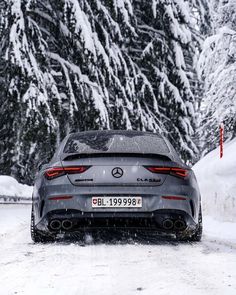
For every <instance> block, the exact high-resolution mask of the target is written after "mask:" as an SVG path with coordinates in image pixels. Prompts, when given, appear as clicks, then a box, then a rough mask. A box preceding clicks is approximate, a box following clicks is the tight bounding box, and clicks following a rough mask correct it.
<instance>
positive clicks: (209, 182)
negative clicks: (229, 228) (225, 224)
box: [193, 139, 236, 221]
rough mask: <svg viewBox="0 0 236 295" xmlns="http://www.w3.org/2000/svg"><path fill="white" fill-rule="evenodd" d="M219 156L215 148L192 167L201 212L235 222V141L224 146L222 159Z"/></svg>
mask: <svg viewBox="0 0 236 295" xmlns="http://www.w3.org/2000/svg"><path fill="white" fill-rule="evenodd" d="M219 154H220V153H219V148H217V149H215V150H213V151H212V152H210V153H209V154H207V155H206V156H205V157H204V158H203V159H201V160H200V161H199V162H198V163H197V164H196V165H194V167H193V170H194V171H195V173H196V177H197V179H198V183H199V186H200V191H201V195H202V202H203V212H204V213H205V215H210V216H212V217H214V218H217V219H218V220H221V221H236V139H234V140H232V141H230V142H228V143H226V144H225V148H224V156H223V158H222V159H220V157H219Z"/></svg>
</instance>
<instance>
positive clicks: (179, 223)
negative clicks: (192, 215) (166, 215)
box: [174, 220, 186, 230]
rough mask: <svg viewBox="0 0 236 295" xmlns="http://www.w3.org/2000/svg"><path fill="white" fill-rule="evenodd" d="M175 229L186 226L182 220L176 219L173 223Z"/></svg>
mask: <svg viewBox="0 0 236 295" xmlns="http://www.w3.org/2000/svg"><path fill="white" fill-rule="evenodd" d="M174 227H175V229H178V230H182V229H185V228H186V224H185V222H184V221H183V220H176V221H175V223H174Z"/></svg>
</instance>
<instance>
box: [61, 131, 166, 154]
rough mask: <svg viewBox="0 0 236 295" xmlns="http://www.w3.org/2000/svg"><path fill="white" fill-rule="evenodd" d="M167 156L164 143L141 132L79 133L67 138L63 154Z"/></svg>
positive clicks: (156, 136)
mask: <svg viewBox="0 0 236 295" xmlns="http://www.w3.org/2000/svg"><path fill="white" fill-rule="evenodd" d="M106 152H107V153H139V154H140V153H147V154H164V155H165V154H169V149H168V146H167V145H166V143H165V141H164V140H163V139H162V138H161V137H159V136H158V135H154V134H145V133H142V132H127V133H121V132H115V131H114V132H81V133H77V134H73V135H71V136H70V137H69V139H68V141H67V143H66V145H65V148H64V153H67V154H71V153H79V154H87V153H106Z"/></svg>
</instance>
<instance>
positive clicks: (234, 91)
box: [198, 0, 236, 154]
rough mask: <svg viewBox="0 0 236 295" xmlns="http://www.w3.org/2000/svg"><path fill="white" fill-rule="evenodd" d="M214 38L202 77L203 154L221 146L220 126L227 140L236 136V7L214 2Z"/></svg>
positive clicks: (201, 67) (204, 58) (206, 44)
mask: <svg viewBox="0 0 236 295" xmlns="http://www.w3.org/2000/svg"><path fill="white" fill-rule="evenodd" d="M211 14H212V27H213V34H212V35H211V36H210V37H208V38H207V39H206V40H205V42H204V46H203V51H202V53H201V58H200V60H199V64H198V67H199V74H200V76H201V78H202V79H203V80H204V98H203V111H202V124H201V128H200V136H201V138H202V149H203V154H205V153H207V152H209V151H211V150H212V149H214V148H215V147H217V146H218V145H219V125H220V123H221V122H223V123H224V126H225V139H229V138H232V137H235V136H236V3H235V1H234V0H227V1H226V0H224V1H222V0H221V1H216V0H212V1H211Z"/></svg>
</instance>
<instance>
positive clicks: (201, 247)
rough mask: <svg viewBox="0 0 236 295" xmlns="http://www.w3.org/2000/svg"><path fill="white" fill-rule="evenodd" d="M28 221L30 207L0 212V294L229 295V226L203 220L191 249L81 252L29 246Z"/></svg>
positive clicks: (233, 288)
mask: <svg viewBox="0 0 236 295" xmlns="http://www.w3.org/2000/svg"><path fill="white" fill-rule="evenodd" d="M29 220H30V205H0V294H1V295H8V294H30V295H31V294H34V295H37V294H40V295H42V294H43V295H44V294H45V295H47V294H50V295H51V294H55V295H64V294H68V295H72V294H76V295H77V294H78V295H82V294H86V295H90V294H98V295H103V294H107V295H113V294H117V295H118V294H119V295H120V294H124V295H129V294H130V295H131V294H143V295H145V294H151V295H154V294H158V295H162V294H166V295H167V294H168V295H171V294H181V295H185V294H191V295H195V294H199V295H200V294H201V295H202V294H212V295H213V294H214V295H218V294H219V295H222V294H224V295H228V294H232V295H235V294H236V229H235V228H236V227H235V224H233V223H228V224H224V223H223V224H222V223H220V224H218V223H217V222H215V221H214V220H212V219H211V218H206V219H205V235H204V237H203V241H202V242H201V243H196V244H185V243H175V242H173V243H168V242H165V241H160V242H158V243H156V244H155V245H149V244H148V243H146V244H145V243H142V244H134V243H133V244H132V243H127V244H122V245H121V244H115V245H110V244H101V243H100V244H91V245H89V244H88V245H86V246H85V247H81V246H80V245H79V244H73V243H67V244H66V243H55V244H46V245H43V244H39V245H34V244H33V243H32V241H31V239H30V235H29ZM226 225H227V226H229V227H231V233H230V234H229V232H228V231H225V226H226ZM220 226H221V227H220ZM217 230H221V232H220V233H218V232H217ZM232 231H233V233H232ZM217 236H220V237H219V238H218V237H217Z"/></svg>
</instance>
